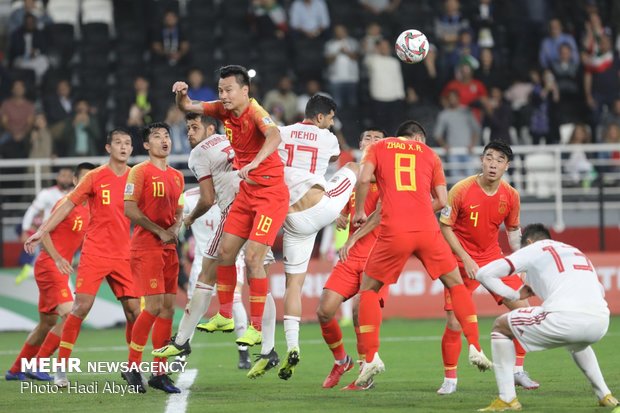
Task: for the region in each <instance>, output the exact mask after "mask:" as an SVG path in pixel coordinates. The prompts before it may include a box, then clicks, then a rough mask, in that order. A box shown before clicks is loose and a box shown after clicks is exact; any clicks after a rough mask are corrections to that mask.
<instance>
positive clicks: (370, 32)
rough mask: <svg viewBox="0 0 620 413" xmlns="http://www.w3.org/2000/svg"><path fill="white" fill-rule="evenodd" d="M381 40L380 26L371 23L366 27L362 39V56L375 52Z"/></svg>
mask: <svg viewBox="0 0 620 413" xmlns="http://www.w3.org/2000/svg"><path fill="white" fill-rule="evenodd" d="M382 39H383V33H382V29H381V25H380V24H379V23H377V22H371V23H369V24H368V25H367V26H366V34H365V35H364V37H363V38H362V54H364V55H367V54H370V53H376V52H377V44H378V43H379V40H382Z"/></svg>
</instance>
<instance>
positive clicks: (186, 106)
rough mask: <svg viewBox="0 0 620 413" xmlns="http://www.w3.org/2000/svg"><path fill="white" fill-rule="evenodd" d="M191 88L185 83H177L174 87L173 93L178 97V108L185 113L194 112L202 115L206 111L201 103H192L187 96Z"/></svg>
mask: <svg viewBox="0 0 620 413" xmlns="http://www.w3.org/2000/svg"><path fill="white" fill-rule="evenodd" d="M188 89H189V86H188V85H187V83H185V82H175V83H174V85H172V93H174V94H175V96H176V104H177V107H178V108H179V109H180V110H182V111H183V112H185V113H187V112H192V113H198V114H200V115H201V114H202V113H203V111H204V109H203V107H202V103H201V102H192V100H191V99H190V98H189V96H188V95H187V91H188Z"/></svg>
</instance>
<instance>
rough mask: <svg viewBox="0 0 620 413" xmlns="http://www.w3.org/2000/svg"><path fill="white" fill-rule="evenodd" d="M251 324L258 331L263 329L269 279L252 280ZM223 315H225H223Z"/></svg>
mask: <svg viewBox="0 0 620 413" xmlns="http://www.w3.org/2000/svg"><path fill="white" fill-rule="evenodd" d="M249 283H250V324H251V325H252V326H253V327H254V328H255V329H257V330H258V331H261V330H262V327H263V313H264V312H265V300H266V299H267V291H268V290H269V279H268V278H250V281H249ZM222 315H223V314H222Z"/></svg>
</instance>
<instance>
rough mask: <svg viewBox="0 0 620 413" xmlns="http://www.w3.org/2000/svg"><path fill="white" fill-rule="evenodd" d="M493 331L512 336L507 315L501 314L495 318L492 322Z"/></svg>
mask: <svg viewBox="0 0 620 413" xmlns="http://www.w3.org/2000/svg"><path fill="white" fill-rule="evenodd" d="M493 332H494V333H500V334H503V335H505V336H506V337H509V338H512V337H513V336H512V330H510V326H509V325H508V316H507V315H506V314H503V315H501V316H499V317H497V318H496V319H495V322H494V323H493Z"/></svg>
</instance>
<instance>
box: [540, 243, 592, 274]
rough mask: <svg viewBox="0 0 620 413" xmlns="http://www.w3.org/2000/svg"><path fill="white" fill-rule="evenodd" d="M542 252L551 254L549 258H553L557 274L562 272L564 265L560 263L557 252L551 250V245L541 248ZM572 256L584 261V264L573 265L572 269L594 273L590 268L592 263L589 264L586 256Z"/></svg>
mask: <svg viewBox="0 0 620 413" xmlns="http://www.w3.org/2000/svg"><path fill="white" fill-rule="evenodd" d="M543 251H547V252H548V253H549V254H551V256H552V257H553V261H555V265H556V267H558V272H560V273H562V272H564V263H563V262H562V258H561V257H560V254H558V252H557V251H556V250H555V248H553V246H551V245H548V246H546V247H543ZM574 255H576V256H578V257H583V259H585V260H586V263H585V264H575V265H573V268H574V269H576V270H582V271H594V269H593V268H592V263H591V262H590V260H589V259H588V257H586V254H584V253H583V252H575V253H574Z"/></svg>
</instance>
